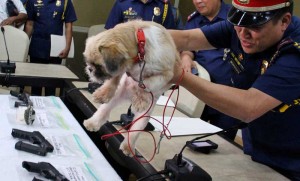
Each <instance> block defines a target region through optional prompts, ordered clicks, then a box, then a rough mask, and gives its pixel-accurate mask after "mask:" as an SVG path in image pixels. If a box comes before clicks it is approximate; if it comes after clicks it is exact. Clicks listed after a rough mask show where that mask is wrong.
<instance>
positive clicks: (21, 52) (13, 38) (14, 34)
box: [0, 26, 29, 62]
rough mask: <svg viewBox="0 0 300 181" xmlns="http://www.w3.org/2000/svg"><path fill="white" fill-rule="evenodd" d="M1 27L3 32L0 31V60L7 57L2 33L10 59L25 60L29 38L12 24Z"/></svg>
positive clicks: (13, 60)
mask: <svg viewBox="0 0 300 181" xmlns="http://www.w3.org/2000/svg"><path fill="white" fill-rule="evenodd" d="M3 28H4V32H2V31H1V32H0V60H1V61H3V60H5V61H6V60H7V58H8V57H7V53H6V47H5V42H4V37H3V33H4V36H5V39H6V45H7V50H8V54H9V59H10V61H12V62H25V61H26V58H27V55H28V49H29V38H28V36H27V34H26V33H25V32H24V31H22V30H20V29H18V28H15V27H13V26H3Z"/></svg>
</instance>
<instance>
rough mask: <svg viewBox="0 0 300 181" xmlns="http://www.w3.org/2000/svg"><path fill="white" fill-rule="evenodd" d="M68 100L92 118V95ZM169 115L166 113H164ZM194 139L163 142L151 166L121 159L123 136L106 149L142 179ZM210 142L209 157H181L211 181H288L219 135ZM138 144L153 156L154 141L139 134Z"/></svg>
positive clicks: (158, 110) (105, 130) (107, 128)
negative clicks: (216, 146) (186, 159)
mask: <svg viewBox="0 0 300 181" xmlns="http://www.w3.org/2000/svg"><path fill="white" fill-rule="evenodd" d="M72 84H73V87H77V88H80V87H86V86H87V83H86V82H72ZM70 97H73V98H74V99H73V98H72V101H74V102H73V103H74V104H78V103H79V102H80V103H81V105H85V109H83V111H85V110H88V111H85V115H86V116H87V117H89V116H91V113H92V112H93V110H96V107H97V106H98V104H96V103H93V102H92V95H91V94H90V93H89V92H87V91H83V90H81V91H80V92H79V91H77V92H76V93H75V92H74V95H73V96H71V95H70ZM127 108H128V105H126V104H124V105H119V106H118V107H117V108H115V109H114V110H113V112H112V114H111V117H110V120H111V121H115V120H119V117H120V114H122V113H126V111H127ZM162 110H163V107H162V106H156V107H155V108H154V112H153V115H161V114H162ZM167 114H169V113H167ZM175 116H183V117H185V115H184V114H182V113H180V112H179V111H176V112H175ZM115 130H116V128H115V127H114V126H112V125H111V124H106V125H104V126H103V127H102V128H101V129H100V134H109V133H112V132H114V131H115ZM154 135H155V138H157V139H158V138H159V133H157V132H154ZM195 137H196V136H180V137H173V138H172V139H171V140H167V139H163V141H162V144H161V148H160V152H159V154H158V155H155V157H154V159H153V160H152V161H151V162H150V163H139V162H137V161H136V160H134V159H133V158H129V157H126V156H124V155H123V154H122V153H121V152H120V151H119V150H118V148H119V144H120V142H121V141H122V136H120V135H118V136H115V137H112V138H109V139H108V140H107V141H106V142H107V145H108V146H107V148H108V149H109V152H111V154H112V156H113V157H114V158H115V159H116V160H118V162H119V163H120V164H122V165H127V166H128V167H129V168H130V170H131V171H132V172H133V173H134V174H136V175H137V177H143V176H146V175H148V174H151V173H154V172H156V171H160V170H163V169H164V163H165V160H167V159H171V158H173V156H174V155H175V154H178V153H179V152H180V150H181V148H182V147H183V145H184V144H185V142H186V141H189V140H191V139H193V138H195ZM209 139H210V140H212V141H213V142H215V143H217V144H218V145H219V147H218V149H217V150H215V151H213V152H211V153H210V154H203V153H199V152H194V151H193V150H191V149H189V148H186V149H185V151H184V152H183V156H184V157H186V158H188V159H190V160H192V161H194V162H195V163H197V164H198V165H199V166H200V167H201V168H202V169H204V170H205V171H206V172H208V173H209V174H210V175H211V177H212V179H213V180H222V181H227V180H228V181H232V180H245V181H247V180H262V181H264V180H278V181H279V180H280V181H282V180H288V179H287V178H286V177H284V176H282V175H281V174H279V173H278V172H276V171H274V170H273V169H271V168H269V167H268V166H265V165H262V164H259V163H256V162H253V161H252V160H251V158H250V157H249V156H247V155H245V154H243V151H242V150H241V149H240V148H239V147H237V146H235V145H233V144H231V143H229V142H228V141H227V140H225V139H223V138H222V137H220V136H217V135H215V136H211V137H209ZM139 142H140V143H141V144H139V145H137V151H138V153H139V154H140V155H141V156H142V157H144V158H145V159H147V160H149V158H150V157H151V155H152V149H149V143H152V142H153V141H152V140H151V138H150V137H149V136H145V135H141V136H140V137H139Z"/></svg>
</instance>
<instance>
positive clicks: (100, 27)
mask: <svg viewBox="0 0 300 181" xmlns="http://www.w3.org/2000/svg"><path fill="white" fill-rule="evenodd" d="M104 26H105V24H99V25H93V26H91V27H90V28H89V31H88V37H90V36H94V35H97V34H98V33H100V32H102V31H105V28H104Z"/></svg>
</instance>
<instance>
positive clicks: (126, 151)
mask: <svg viewBox="0 0 300 181" xmlns="http://www.w3.org/2000/svg"><path fill="white" fill-rule="evenodd" d="M131 148H132V149H134V147H131ZM119 149H120V150H121V151H122V152H123V154H124V155H126V156H129V157H132V156H133V155H132V153H131V151H130V147H129V145H128V142H127V141H125V140H124V141H123V142H122V143H121V145H120V148H119Z"/></svg>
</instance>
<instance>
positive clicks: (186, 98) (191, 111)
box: [165, 62, 210, 118]
mask: <svg viewBox="0 0 300 181" xmlns="http://www.w3.org/2000/svg"><path fill="white" fill-rule="evenodd" d="M195 63H196V65H197V69H198V73H199V77H201V78H203V79H205V80H208V81H210V76H209V73H208V72H207V71H206V69H204V68H203V67H202V66H201V65H199V64H198V63H197V62H195ZM170 92H171V91H168V92H167V93H166V94H165V95H166V96H168V95H169V94H170ZM176 96H177V94H176V92H174V93H173V95H172V97H171V100H172V101H173V102H174V103H175V101H176ZM204 106H205V103H204V102H202V101H201V100H200V99H198V98H197V97H196V96H194V95H193V94H192V93H190V92H189V91H188V90H186V89H185V88H183V87H181V86H180V87H179V98H178V102H177V109H178V110H179V111H181V112H183V113H184V114H186V115H187V116H189V117H192V118H200V116H201V114H202V112H203V110H204Z"/></svg>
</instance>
